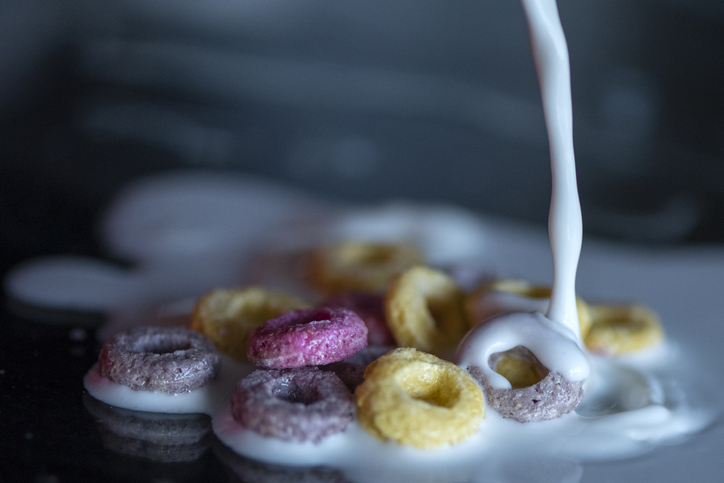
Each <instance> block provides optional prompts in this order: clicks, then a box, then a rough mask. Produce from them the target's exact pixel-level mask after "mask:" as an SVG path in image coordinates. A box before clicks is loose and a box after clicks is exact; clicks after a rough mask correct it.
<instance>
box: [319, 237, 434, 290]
mask: <svg viewBox="0 0 724 483" xmlns="http://www.w3.org/2000/svg"><path fill="white" fill-rule="evenodd" d="M421 262H422V256H421V255H420V253H419V251H418V250H417V248H415V247H413V246H412V245H404V244H397V245H393V244H380V243H356V242H346V243H339V244H337V245H333V246H329V247H325V248H320V249H317V250H315V251H313V252H312V253H311V255H310V257H309V262H308V266H307V269H308V279H309V282H310V283H311V284H312V285H313V286H314V287H315V288H316V289H317V290H319V291H321V292H324V293H339V292H348V291H363V292H384V290H385V289H386V288H387V283H388V282H389V280H390V279H391V278H392V277H393V276H395V275H396V274H398V273H400V272H402V271H403V270H406V269H408V268H410V267H412V266H414V265H417V264H418V263H421Z"/></svg>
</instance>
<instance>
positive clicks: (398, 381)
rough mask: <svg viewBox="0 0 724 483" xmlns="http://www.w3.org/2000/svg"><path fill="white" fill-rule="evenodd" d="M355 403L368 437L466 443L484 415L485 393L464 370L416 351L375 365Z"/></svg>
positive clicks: (409, 350)
mask: <svg viewBox="0 0 724 483" xmlns="http://www.w3.org/2000/svg"><path fill="white" fill-rule="evenodd" d="M355 399H356V402H357V416H358V418H359V421H360V424H361V425H362V427H363V428H364V429H365V430H367V431H368V432H369V433H370V434H372V435H374V436H376V437H377V438H379V439H382V440H392V441H395V442H397V443H399V444H403V445H408V446H415V447H417V448H432V447H436V446H441V445H444V444H454V443H458V442H460V441H463V440H464V439H466V438H468V437H469V436H471V435H473V434H474V433H475V432H477V430H478V427H479V426H480V422H481V421H482V420H483V418H484V417H485V410H484V406H483V395H482V392H481V391H480V388H479V387H478V386H477V385H476V384H475V382H474V381H473V380H472V379H471V378H470V376H468V375H467V374H466V373H465V371H463V370H462V369H460V368H459V367H458V366H456V365H454V364H452V363H450V362H447V361H444V360H442V359H439V358H437V357H435V356H433V355H432V354H426V353H424V352H420V351H417V350H415V349H412V348H401V349H396V350H394V351H392V352H390V353H388V354H386V355H384V356H382V357H380V358H379V359H377V360H376V361H374V362H372V364H370V365H369V366H368V367H367V370H366V371H365V381H364V382H363V383H362V384H361V385H360V386H358V387H357V390H356V391H355Z"/></svg>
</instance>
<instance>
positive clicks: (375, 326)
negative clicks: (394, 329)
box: [319, 292, 395, 346]
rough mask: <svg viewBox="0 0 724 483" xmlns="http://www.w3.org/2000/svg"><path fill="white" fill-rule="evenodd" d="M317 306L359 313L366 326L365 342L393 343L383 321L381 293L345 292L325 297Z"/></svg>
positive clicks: (387, 344)
mask: <svg viewBox="0 0 724 483" xmlns="http://www.w3.org/2000/svg"><path fill="white" fill-rule="evenodd" d="M319 306H320V307H331V308H333V309H336V308H340V309H348V310H351V311H352V312H354V313H355V314H357V315H359V317H360V319H362V321H363V322H364V323H365V325H366V326H367V344H369V345H374V346H393V345H395V339H394V338H393V337H392V333H391V332H390V329H389V327H388V326H387V322H386V321H385V299H384V297H383V296H382V295H380V294H376V293H367V292H345V293H340V294H336V295H332V296H330V297H327V298H326V299H325V300H324V301H323V302H322V303H320V304H319Z"/></svg>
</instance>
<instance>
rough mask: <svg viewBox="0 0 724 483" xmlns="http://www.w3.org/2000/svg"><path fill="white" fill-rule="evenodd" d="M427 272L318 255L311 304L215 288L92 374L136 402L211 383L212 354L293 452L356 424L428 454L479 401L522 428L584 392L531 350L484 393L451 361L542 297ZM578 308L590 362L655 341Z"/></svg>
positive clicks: (539, 292)
mask: <svg viewBox="0 0 724 483" xmlns="http://www.w3.org/2000/svg"><path fill="white" fill-rule="evenodd" d="M422 262H423V259H422V256H421V255H420V253H419V251H417V250H416V249H415V248H414V247H411V246H409V245H383V244H364V243H356V242H355V243H341V244H338V245H335V246H331V247H325V248H321V249H317V250H314V251H313V252H312V253H311V255H310V256H309V258H308V264H307V274H306V280H307V281H308V282H309V283H310V284H311V285H312V286H313V287H314V289H315V290H316V291H317V293H318V294H319V300H320V302H319V303H317V304H307V303H306V302H304V301H302V300H300V299H297V298H295V297H291V296H288V295H285V294H282V293H279V292H273V291H270V290H267V289H265V288H262V287H257V286H251V287H244V288H238V289H223V290H215V291H213V292H211V293H209V294H206V295H204V296H203V297H201V298H200V299H199V300H198V301H197V303H196V307H195V309H194V311H193V315H192V317H191V322H190V325H189V327H190V329H184V328H172V329H168V328H166V329H160V328H139V329H132V330H129V331H125V332H122V333H120V334H117V335H116V336H114V337H113V338H112V339H111V340H109V342H108V343H107V344H106V346H105V347H104V348H103V351H102V352H101V356H100V368H101V369H100V370H101V372H102V374H103V375H104V376H106V377H108V378H109V379H110V380H112V381H114V382H117V383H119V384H122V385H125V386H128V387H130V388H132V389H134V390H145V391H158V392H164V393H168V394H180V393H184V392H189V391H193V390H194V389H196V388H199V387H201V386H203V385H204V384H206V383H207V382H208V381H210V380H212V379H213V378H214V377H215V375H216V370H217V368H218V365H219V357H220V356H219V353H218V352H217V350H218V351H219V352H220V353H222V354H225V355H227V356H229V357H231V358H233V359H235V360H236V361H239V362H244V363H251V364H253V365H254V366H256V369H255V370H254V371H253V372H251V373H250V374H249V375H248V376H246V377H244V378H243V379H241V380H240V381H239V382H238V383H237V384H236V387H235V389H234V392H233V395H232V396H231V400H230V406H231V414H232V416H233V419H234V421H235V422H236V424H239V425H242V426H243V427H245V428H247V429H249V430H251V431H254V432H256V433H258V434H260V435H262V436H265V437H271V438H277V439H280V440H283V441H290V442H306V441H310V442H313V443H318V442H320V441H322V440H323V439H325V438H327V437H328V436H330V435H333V434H336V433H339V432H342V431H344V430H345V429H346V428H347V427H348V425H349V424H350V422H352V421H354V420H356V421H358V422H359V424H360V426H361V427H362V428H364V429H365V430H366V431H367V432H368V433H369V434H371V435H373V436H375V437H377V438H379V439H381V440H386V441H393V442H396V443H397V444H401V445H409V446H413V447H417V448H434V447H439V446H442V445H448V444H455V443H458V442H461V441H463V440H465V439H466V438H468V437H470V436H471V435H473V434H475V433H476V432H477V431H478V429H479V426H480V424H481V422H482V420H483V419H484V417H485V408H484V404H485V403H484V401H485V400H486V401H487V404H488V405H489V406H490V407H491V408H492V409H494V410H495V411H497V412H498V413H500V414H501V415H502V416H503V417H505V418H511V419H515V420H517V421H519V422H526V423H527V422H534V421H543V420H548V419H553V418H557V417H560V416H561V415H563V414H566V413H568V412H570V411H573V410H574V409H575V408H576V407H577V405H578V404H579V403H580V401H581V399H582V397H583V383H582V382H571V381H568V380H566V379H565V378H564V377H562V375H561V374H558V373H556V372H553V371H549V370H548V369H547V368H546V367H545V366H544V365H543V364H542V363H541V362H540V361H539V360H538V359H537V358H536V357H535V355H534V354H533V353H532V352H531V351H530V350H528V349H527V348H526V347H522V346H518V347H516V348H514V349H512V350H509V351H505V352H500V353H496V354H493V355H492V356H491V357H490V359H489V361H488V364H489V365H490V367H491V368H492V369H493V370H495V371H496V372H497V373H499V374H501V375H503V376H504V377H505V378H506V379H507V380H508V381H509V382H510V383H511V386H512V387H511V388H510V389H496V388H493V387H491V386H490V384H488V382H487V381H486V379H485V376H484V375H483V371H481V370H480V368H478V367H475V366H471V367H469V368H468V371H467V372H466V371H465V370H463V369H461V368H460V367H458V366H457V365H455V364H453V363H451V362H449V360H451V358H452V356H453V352H454V350H455V348H456V347H457V346H458V345H459V343H460V341H461V340H462V338H463V337H464V336H465V334H466V333H467V332H468V331H469V330H470V329H471V328H472V327H474V326H476V325H478V324H485V323H486V321H487V320H489V319H490V318H491V317H494V316H496V315H500V314H505V313H508V312H516V311H524V312H529V311H534V310H537V311H540V312H545V310H546V308H547V304H548V299H549V297H550V289H548V288H546V287H537V286H534V285H530V284H528V283H526V282H522V281H518V280H495V281H485V282H484V283H482V284H480V285H479V286H478V287H476V288H474V289H473V290H470V291H467V292H466V291H465V290H463V289H462V288H460V286H459V284H458V283H456V281H455V280H454V279H453V278H452V277H451V276H450V275H448V273H446V272H445V271H443V270H438V269H434V268H431V267H428V266H425V265H423V264H422ZM577 302H578V312H579V320H580V329H581V335H582V337H583V340H584V341H585V344H586V346H587V347H588V349H589V350H591V351H592V352H597V353H599V354H605V355H617V354H623V353H628V352H632V351H638V350H641V349H643V348H646V347H650V346H652V345H655V344H656V343H658V342H659V341H660V340H661V339H662V337H663V331H662V330H661V325H660V323H659V322H658V319H657V318H656V315H655V314H653V312H651V311H650V310H648V309H646V308H644V307H640V306H635V305H631V306H605V305H589V304H588V303H586V302H585V301H583V300H582V299H578V301H577Z"/></svg>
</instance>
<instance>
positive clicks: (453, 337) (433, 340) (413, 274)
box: [385, 267, 468, 356]
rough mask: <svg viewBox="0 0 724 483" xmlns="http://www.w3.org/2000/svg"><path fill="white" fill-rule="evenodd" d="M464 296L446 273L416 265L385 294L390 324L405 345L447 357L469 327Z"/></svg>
mask: <svg viewBox="0 0 724 483" xmlns="http://www.w3.org/2000/svg"><path fill="white" fill-rule="evenodd" d="M463 299H464V295H463V292H462V290H460V289H459V288H458V287H457V285H455V283H454V282H453V281H452V280H451V279H450V277H448V276H447V275H445V274H444V273H442V272H439V271H437V270H433V269H431V268H427V267H414V268H411V269H410V270H407V271H406V272H404V273H402V274H401V275H399V276H398V277H397V278H395V280H394V281H393V282H392V284H391V285H390V289H389V290H388V291H387V296H386V297H385V312H386V315H387V323H388V325H389V327H390V330H392V334H393V335H394V337H395V341H396V342H397V344H398V345H400V346H403V347H415V348H416V349H420V350H421V351H425V352H431V353H433V354H436V355H439V356H444V355H446V354H447V352H449V351H451V350H452V349H454V348H455V346H456V345H457V344H458V342H460V339H462V337H463V336H464V335H465V332H466V331H467V329H468V326H467V322H466V320H465V315H464V312H463Z"/></svg>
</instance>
